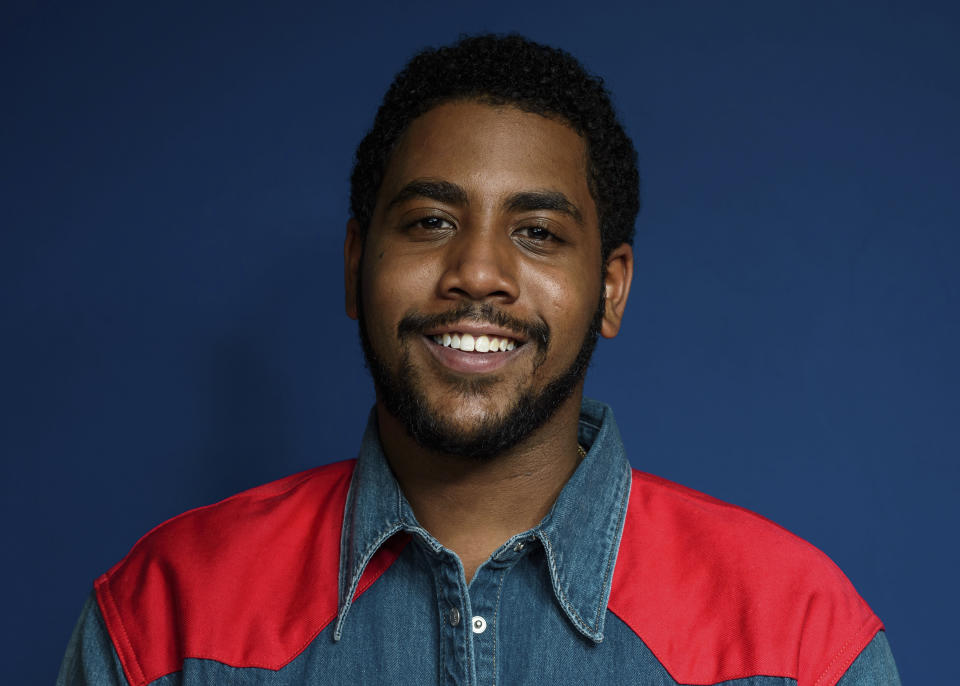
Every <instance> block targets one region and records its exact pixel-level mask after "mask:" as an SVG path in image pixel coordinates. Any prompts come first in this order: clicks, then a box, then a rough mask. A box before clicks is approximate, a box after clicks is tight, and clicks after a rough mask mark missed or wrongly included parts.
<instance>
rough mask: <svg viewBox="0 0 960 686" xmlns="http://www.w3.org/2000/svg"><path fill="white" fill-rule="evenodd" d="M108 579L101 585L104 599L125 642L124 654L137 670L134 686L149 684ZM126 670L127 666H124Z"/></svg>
mask: <svg viewBox="0 0 960 686" xmlns="http://www.w3.org/2000/svg"><path fill="white" fill-rule="evenodd" d="M107 581H108V580H107V579H106V578H105V579H104V580H103V583H102V584H100V588H101V589H103V599H104V602H105V603H106V604H107V605H109V606H110V615H111V616H112V618H113V619H114V620H115V621H116V623H117V628H118V629H119V632H120V638H121V639H122V640H123V646H124V652H125V653H126V654H128V655H129V656H130V659H131V660H132V661H133V665H132V666H133V667H135V668H136V670H137V673H136V674H135V675H133V676H134V677H135V679H134V681H135V682H136V684H135V685H134V686H139V685H142V684H145V683H147V677H146V675H145V674H144V673H143V666H142V665H141V664H140V661H139V660H138V659H137V653H136V652H135V651H134V649H133V643H132V642H131V641H130V635H129V634H128V633H127V628H126V627H125V626H124V624H123V617H122V616H121V615H120V610H119V609H118V608H117V603H116V601H115V600H114V599H113V594H112V593H111V592H110V587H109V586H108V585H107ZM124 668H126V664H124Z"/></svg>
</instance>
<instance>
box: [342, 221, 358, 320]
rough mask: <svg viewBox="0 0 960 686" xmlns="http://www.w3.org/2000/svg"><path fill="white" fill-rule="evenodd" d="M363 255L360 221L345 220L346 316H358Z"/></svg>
mask: <svg viewBox="0 0 960 686" xmlns="http://www.w3.org/2000/svg"><path fill="white" fill-rule="evenodd" d="M362 256H363V236H362V235H360V223H359V222H358V221H357V220H356V219H351V220H350V221H348V222H347V235H346V237H345V238H344V239H343V291H344V296H345V300H344V304H345V306H346V310H347V316H348V317H350V319H356V318H357V316H358V314H357V313H358V307H357V293H359V289H358V284H359V283H360V282H359V280H358V279H359V278H360V258H361V257H362Z"/></svg>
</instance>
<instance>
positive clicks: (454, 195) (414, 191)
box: [387, 179, 469, 208]
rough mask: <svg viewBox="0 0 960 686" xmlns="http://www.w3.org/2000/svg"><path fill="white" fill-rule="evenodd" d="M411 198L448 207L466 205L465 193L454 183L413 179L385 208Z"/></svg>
mask: <svg viewBox="0 0 960 686" xmlns="http://www.w3.org/2000/svg"><path fill="white" fill-rule="evenodd" d="M411 198H429V199H430V200H436V201H437V202H443V203H447V204H448V205H459V206H465V205H468V204H469V202H468V201H467V192H466V191H465V190H464V189H463V188H462V187H460V186H458V185H457V184H455V183H450V182H449V181H435V180H433V179H414V180H413V181H411V182H410V183H408V184H407V185H405V186H404V187H403V188H401V189H400V191H399V192H398V193H397V194H396V195H395V196H393V199H392V200H391V201H390V203H389V204H388V205H387V207H388V208H389V207H394V206H396V205H399V204H400V203H403V202H406V201H407V200H410V199H411Z"/></svg>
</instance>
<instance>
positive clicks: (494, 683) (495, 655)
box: [493, 569, 509, 686]
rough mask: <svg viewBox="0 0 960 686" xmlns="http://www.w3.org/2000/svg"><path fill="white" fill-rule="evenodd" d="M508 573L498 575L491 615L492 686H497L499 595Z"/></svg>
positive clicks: (504, 571) (505, 571) (505, 570)
mask: <svg viewBox="0 0 960 686" xmlns="http://www.w3.org/2000/svg"><path fill="white" fill-rule="evenodd" d="M508 571H509V569H504V570H503V573H502V574H500V585H499V586H498V587H497V605H496V612H494V614H493V686H497V635H498V634H499V630H498V629H497V626H498V621H499V619H500V595H501V594H502V593H503V582H504V580H505V579H506V578H507V572H508Z"/></svg>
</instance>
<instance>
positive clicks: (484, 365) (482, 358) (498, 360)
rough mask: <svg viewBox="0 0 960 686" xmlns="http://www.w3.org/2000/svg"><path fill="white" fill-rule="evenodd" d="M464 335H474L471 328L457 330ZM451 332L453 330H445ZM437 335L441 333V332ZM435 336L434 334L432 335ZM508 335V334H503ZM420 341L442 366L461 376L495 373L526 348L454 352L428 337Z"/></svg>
mask: <svg viewBox="0 0 960 686" xmlns="http://www.w3.org/2000/svg"><path fill="white" fill-rule="evenodd" d="M455 330H456V331H460V332H463V333H473V332H472V331H471V330H470V329H469V328H467V329H455ZM444 331H451V329H444ZM480 331H481V333H488V332H489V331H490V329H480ZM437 333H440V332H439V331H438V332H437ZM430 335H434V334H430ZM502 335H506V334H502ZM420 340H421V341H423V344H424V345H425V346H426V348H427V350H428V351H429V352H430V354H431V355H433V357H434V359H436V360H437V361H438V362H439V363H440V364H442V365H443V366H444V367H446V368H447V369H449V370H450V371H454V372H459V373H461V374H486V373H489V372H494V371H497V370H498V369H500V368H501V367H503V366H504V365H506V364H508V363H509V362H510V361H512V360H513V359H514V358H515V357H516V356H517V355H518V354H519V353H520V351H522V350H523V349H524V348H525V347H526V346H521V345H518V346H517V347H516V348H514V349H513V350H507V351H504V352H499V353H475V352H464V351H462V350H454V349H453V348H448V347H446V346H443V345H438V344H437V343H435V342H434V341H433V339H432V338H429V337H428V336H426V335H425V336H421V337H420Z"/></svg>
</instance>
